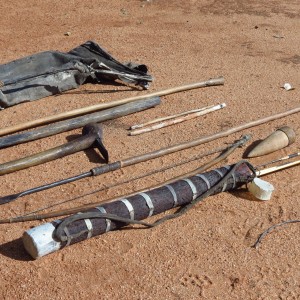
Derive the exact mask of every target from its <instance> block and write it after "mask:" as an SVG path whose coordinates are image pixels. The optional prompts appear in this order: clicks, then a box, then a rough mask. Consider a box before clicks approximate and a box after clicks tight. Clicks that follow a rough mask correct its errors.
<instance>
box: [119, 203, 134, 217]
mask: <svg viewBox="0 0 300 300" xmlns="http://www.w3.org/2000/svg"><path fill="white" fill-rule="evenodd" d="M121 202H123V203H124V204H125V205H126V207H127V209H128V212H129V215H130V219H131V220H134V208H133V206H132V204H131V203H130V202H129V201H128V200H127V199H122V200H121Z"/></svg>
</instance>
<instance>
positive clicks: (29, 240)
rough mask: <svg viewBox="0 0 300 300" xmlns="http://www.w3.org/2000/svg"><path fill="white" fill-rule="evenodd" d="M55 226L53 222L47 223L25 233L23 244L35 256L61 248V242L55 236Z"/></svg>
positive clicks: (35, 257)
mask: <svg viewBox="0 0 300 300" xmlns="http://www.w3.org/2000/svg"><path fill="white" fill-rule="evenodd" d="M54 231H55V227H54V225H53V224H52V223H46V224H43V225H40V226H37V227H34V228H32V229H29V230H27V231H25V232H24V234H23V238H22V239H23V244H24V247H25V249H26V251H27V252H28V253H29V254H30V255H31V256H32V257H33V258H34V259H37V258H39V257H42V256H45V255H47V254H50V253H53V252H55V251H57V250H59V249H60V248H61V243H60V242H57V241H56V240H54V238H53V234H54Z"/></svg>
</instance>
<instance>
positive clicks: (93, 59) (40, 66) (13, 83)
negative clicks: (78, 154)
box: [0, 41, 152, 108]
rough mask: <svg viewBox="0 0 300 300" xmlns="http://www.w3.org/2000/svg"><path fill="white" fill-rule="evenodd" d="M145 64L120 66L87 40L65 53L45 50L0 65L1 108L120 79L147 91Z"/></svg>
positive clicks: (149, 80) (150, 79) (147, 77)
mask: <svg viewBox="0 0 300 300" xmlns="http://www.w3.org/2000/svg"><path fill="white" fill-rule="evenodd" d="M147 72H148V69H147V67H146V66H145V65H134V64H132V63H127V64H122V63H120V62H118V61H117V60H115V59H114V58H113V57H112V56H111V55H109V54H108V53H107V52H106V51H105V50H103V49H102V48H101V47H100V46H99V45H98V44H96V43H94V42H92V41H88V42H86V43H84V44H82V45H80V46H79V47H76V48H75V49H73V50H71V51H69V52H67V53H64V52H59V51H46V52H40V53H36V54H33V55H31V56H27V57H24V58H21V59H17V60H15V61H12V62H9V63H7V64H3V65H0V108H6V107H9V106H13V105H16V104H19V103H22V102H25V101H33V100H37V99H40V98H43V97H47V96H50V95H55V94H59V93H61V92H63V91H67V90H70V89H75V88H77V87H79V86H80V85H82V84H84V83H86V82H93V83H101V82H104V81H107V80H108V81H114V80H116V79H119V80H121V81H123V82H126V83H130V84H135V85H139V86H141V87H143V88H148V85H149V82H151V81H152V77H151V75H149V74H148V73H147Z"/></svg>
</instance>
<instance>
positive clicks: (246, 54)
mask: <svg viewBox="0 0 300 300" xmlns="http://www.w3.org/2000/svg"><path fill="white" fill-rule="evenodd" d="M1 7H2V12H3V13H2V15H1V18H0V26H1V37H0V63H5V62H9V61H11V60H14V59H17V58H20V57H23V56H26V55H29V54H32V53H36V52H40V51H44V50H60V51H68V50H70V49H72V48H74V47H76V46H78V45H80V44H81V43H83V42H85V41H87V40H94V41H95V42H97V43H99V44H100V45H101V46H103V47H104V48H105V49H107V50H108V51H109V52H110V53H111V54H112V55H113V56H114V57H115V58H117V59H118V60H120V61H128V60H132V61H135V62H139V63H144V64H146V65H147V66H148V67H149V69H150V73H151V74H152V75H153V76H154V77H155V81H154V82H153V84H152V85H151V87H150V90H149V92H153V91H157V90H161V89H165V88H170V87H173V86H178V85H182V84H186V83H192V82H196V81H202V80H206V79H208V78H212V77H218V76H221V75H222V76H224V78H225V85H224V86H219V87H209V88H203V89H195V90H192V91H188V92H182V93H178V94H174V95H170V96H165V97H163V98H162V104H161V105H160V106H158V107H156V108H154V109H151V110H148V111H145V112H140V113H137V114H133V115H130V116H126V117H122V118H120V119H117V120H113V121H108V122H105V123H104V124H103V125H104V133H105V144H106V145H107V148H108V150H109V152H110V157H111V161H117V160H120V159H124V158H128V157H130V156H133V155H138V154H142V153H145V152H147V151H152V150H156V149H159V148H161V147H166V146H169V145H173V144H176V143H181V142H185V141H189V140H192V139H196V138H198V137H200V136H204V135H209V134H212V133H215V132H218V131H220V130H225V129H228V128H230V127H232V126H236V125H239V124H242V123H244V122H247V121H250V120H255V119H258V118H261V117H264V116H267V115H271V114H275V113H279V112H282V111H285V110H288V109H291V108H294V107H296V106H298V105H299V99H300V76H299V66H300V53H299V49H300V38H299V37H300V36H299V32H300V22H299V16H300V4H299V1H298V0H288V1H279V0H272V1H258V0H251V1H233V0H231V1H219V0H202V1H192V0H189V1H178V0H169V1H158V0H150V1H139V0H132V1H120V0H115V1H106V0H104V1H87V2H86V1H77V0H73V1H55V0H51V1H49V0H47V1H36V0H28V1H15V0H11V1H3V0H2V1H1ZM66 32H69V33H70V35H69V36H67V35H65V33H66ZM285 82H290V83H291V84H292V85H293V86H294V87H295V89H294V90H291V91H286V90H284V89H282V86H283V84H284V83H285ZM143 93H144V92H141V91H138V90H136V89H134V88H130V87H126V86H115V85H91V84H87V85H84V86H82V87H81V88H80V89H78V90H75V91H72V92H70V93H66V94H63V95H61V96H58V97H48V98H45V99H42V100H39V101H36V102H33V103H26V104H21V105H17V106H14V107H12V108H9V109H5V110H3V111H1V112H0V114H1V118H0V126H1V127H7V126H10V125H13V124H18V123H21V122H24V121H29V120H33V119H36V118H39V117H43V116H47V115H52V114H56V113H59V112H63V111H67V110H70V109H75V108H79V107H83V106H87V105H91V104H95V103H99V102H101V101H102V102H108V101H111V100H116V99H122V98H125V97H129V96H135V95H140V94H143ZM221 102H225V103H226V104H227V108H225V109H223V110H221V111H218V112H215V113H213V114H210V115H207V116H206V117H202V118H197V119H194V120H192V121H188V122H185V123H182V124H180V125H176V126H171V127H168V128H165V129H161V130H157V131H154V132H152V133H148V134H144V135H140V136H136V137H130V136H128V135H127V128H128V127H129V126H130V125H132V124H134V123H138V122H142V121H144V120H150V119H153V118H155V117H160V116H166V115H168V114H174V113H179V112H182V111H185V110H190V109H195V108H199V107H203V106H206V105H210V104H217V103H221ZM282 125H288V126H290V127H292V128H293V129H294V130H295V131H296V133H297V134H298V135H299V134H300V122H299V114H294V115H291V116H289V117H286V118H283V119H279V120H276V121H273V122H269V123H267V124H264V125H261V126H257V127H255V128H252V129H250V130H246V131H243V132H239V133H236V134H233V135H231V136H228V137H227V138H222V139H218V140H216V141H214V142H211V143H208V144H205V145H201V146H198V147H195V148H192V149H189V150H185V151H181V152H178V153H175V154H172V155H168V156H165V157H162V158H159V159H156V160H152V161H148V162H146V163H141V164H138V165H134V166H132V167H128V168H124V169H122V170H121V171H115V172H113V173H109V174H107V175H103V176H99V177H94V178H87V179H84V180H80V181H77V182H75V183H72V184H68V185H65V186H62V187H57V188H54V189H52V190H48V191H44V192H40V193H37V194H33V195H30V196H26V197H23V198H21V199H18V200H17V201H15V202H13V203H10V204H7V205H3V206H2V207H1V212H0V217H1V218H6V217H13V216H16V215H20V214H24V213H28V212H30V211H32V210H35V209H38V208H39V207H42V206H45V205H48V204H53V203H55V202H57V201H62V200H68V199H72V198H74V197H75V196H83V195H85V194H87V193H89V192H91V191H94V190H96V189H99V188H101V187H105V186H107V185H111V184H118V183H121V182H123V181H126V180H129V181H130V183H127V184H122V185H117V186H116V187H115V188H109V189H104V190H102V191H101V192H98V193H96V194H92V195H90V196H85V197H81V198H80V199H78V200H77V201H73V202H69V203H67V204H65V205H63V206H60V207H56V208H55V209H59V208H70V207H72V206H77V205H79V204H84V203H91V202H95V201H100V200H107V199H110V198H113V197H116V196H121V195H124V194H127V193H131V192H133V191H136V190H139V189H141V188H144V187H148V186H151V185H153V184H157V183H160V182H163V181H164V180H167V179H169V178H172V177H174V176H176V175H179V174H182V173H184V172H187V171H189V170H192V169H194V168H196V167H197V166H200V165H201V164H203V163H204V162H206V161H207V160H208V159H209V158H205V159H202V160H200V161H196V162H191V163H189V164H186V165H183V166H182V167H177V168H172V169H170V170H168V171H164V172H159V173H157V174H154V175H151V176H148V177H145V178H142V179H140V180H131V179H132V178H134V177H136V176H139V175H141V174H144V173H146V172H150V171H152V170H155V169H159V168H161V167H162V166H167V165H170V164H173V163H175V162H178V161H181V160H184V159H188V158H189V157H193V156H195V155H196V154H199V153H201V152H204V151H206V150H208V149H213V148H216V147H222V146H224V145H225V144H226V143H229V142H232V141H234V140H235V139H237V138H239V137H240V136H241V135H242V134H246V133H250V134H252V136H253V141H255V140H259V139H262V138H265V137H266V136H267V135H269V134H270V133H271V132H273V131H274V130H275V129H276V128H278V127H280V126H282ZM78 134H80V129H78V130H73V131H71V132H66V133H62V134H59V135H56V136H53V137H49V138H45V139H42V140H39V141H35V142H30V143H27V144H23V145H18V146H14V147H11V148H6V149H2V150H1V152H0V162H1V163H3V162H7V161H10V160H13V159H16V158H20V157H23V156H27V155H29V154H33V153H36V152H38V151H42V150H44V149H48V148H52V147H54V146H56V145H60V144H62V143H64V142H66V141H67V138H68V137H69V136H74V135H78ZM299 147H300V144H299V139H297V140H296V142H295V143H294V144H293V145H290V146H289V147H288V148H285V149H282V150H280V151H277V152H275V153H273V154H269V155H267V156H264V157H258V158H253V159H251V160H250V161H251V163H253V164H254V165H256V164H260V163H263V162H265V161H269V160H272V159H275V158H277V157H281V156H284V155H287V154H290V153H293V152H296V151H299ZM244 151H245V148H242V149H238V150H237V151H236V152H235V153H234V154H233V155H231V156H230V158H229V159H228V160H227V162H224V164H225V163H235V162H237V161H238V160H240V159H241V158H242V156H243V153H244ZM92 154H93V153H85V152H80V153H77V154H74V155H71V156H68V157H65V158H62V159H59V160H56V161H53V162H49V163H46V164H44V165H40V166H36V167H32V168H29V169H26V170H22V171H19V172H16V173H12V174H9V175H4V176H1V178H0V184H1V195H3V196H4V195H7V194H11V193H15V192H19V191H22V190H24V189H28V188H32V187H35V186H38V185H42V184H45V183H49V182H52V181H55V180H59V179H62V178H65V177H69V176H72V175H76V174H78V173H81V172H85V171H87V170H89V169H90V168H92V167H95V166H97V165H98V164H99V163H98V161H97V157H96V156H95V155H92ZM299 178H300V168H299V167H294V168H290V169H288V170H285V171H281V172H278V173H274V174H272V175H268V176H266V177H265V179H266V180H268V181H269V182H271V183H272V184H273V185H274V186H275V192H274V194H273V197H272V200H271V201H269V202H260V201H255V200H254V199H253V197H252V196H250V195H249V193H248V192H246V191H243V192H238V191H236V192H233V193H222V194H219V195H216V196H213V197H210V198H208V199H206V201H204V202H203V203H201V204H199V205H197V206H196V207H195V208H193V209H192V210H191V211H190V212H188V214H186V215H184V216H182V217H180V218H178V219H175V220H172V221H169V222H167V223H165V224H163V225H161V226H159V227H157V228H154V229H148V230H123V231H122V230H120V231H114V232H110V233H108V234H106V235H102V236H100V237H95V238H92V239H90V240H87V241H85V242H82V243H79V244H76V245H72V246H70V247H67V248H64V249H62V250H61V251H59V252H56V253H54V254H51V255H49V256H46V257H43V258H41V259H39V260H32V259H31V258H30V256H29V255H28V254H27V253H26V252H25V249H24V247H23V244H22V241H21V239H20V238H21V236H22V234H23V232H24V231H25V230H27V229H29V228H31V227H33V226H37V225H39V224H42V223H44V222H46V220H43V221H33V222H28V223H17V224H4V225H1V231H0V232H1V233H0V244H1V246H0V265H1V273H0V286H1V289H0V298H1V299H41V297H44V299H299V298H300V286H299V282H300V266H299V264H300V256H299V249H300V247H299V233H300V231H299V230H300V227H299V225H298V224H290V225H287V226H284V227H281V228H279V229H278V230H276V231H273V232H272V233H271V234H269V235H268V236H267V237H266V238H265V239H264V240H263V242H262V244H261V246H260V247H259V249H257V250H256V249H254V248H253V247H252V245H253V244H254V242H255V241H256V239H257V238H258V236H259V234H260V233H261V232H262V231H264V230H265V229H267V228H268V227H270V226H272V225H273V224H276V223H278V222H281V221H285V220H290V219H300V217H299V209H300V199H299V193H300V183H299ZM48 211H49V210H48ZM156 218H157V217H152V218H150V219H149V220H148V221H153V220H155V219H156Z"/></svg>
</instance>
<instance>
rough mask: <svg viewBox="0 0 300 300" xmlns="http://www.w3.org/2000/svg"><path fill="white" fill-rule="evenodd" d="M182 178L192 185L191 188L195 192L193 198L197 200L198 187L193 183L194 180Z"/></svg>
mask: <svg viewBox="0 0 300 300" xmlns="http://www.w3.org/2000/svg"><path fill="white" fill-rule="evenodd" d="M182 180H183V181H185V182H187V183H188V185H189V186H190V188H191V190H192V192H193V200H195V199H196V198H197V189H196V187H195V185H194V184H193V182H192V181H191V180H190V179H182Z"/></svg>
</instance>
